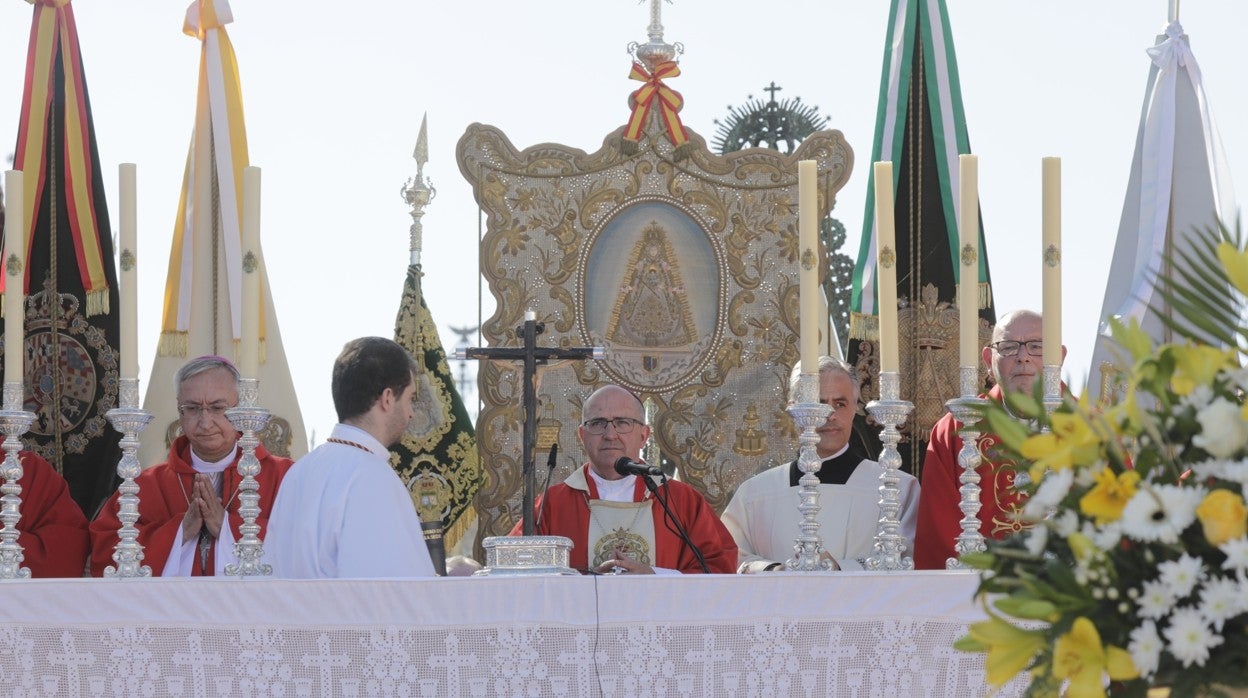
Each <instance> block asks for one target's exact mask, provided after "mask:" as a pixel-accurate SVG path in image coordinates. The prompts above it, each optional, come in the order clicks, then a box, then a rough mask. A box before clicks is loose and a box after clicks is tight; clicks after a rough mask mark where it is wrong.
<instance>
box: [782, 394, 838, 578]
mask: <svg viewBox="0 0 1248 698" xmlns="http://www.w3.org/2000/svg"><path fill="white" fill-rule="evenodd" d="M789 414H791V415H793V422H794V423H795V424H797V428H798V429H800V430H801V433H800V434H799V435H798V441H799V443H800V444H801V450H800V451H799V452H798V457H797V467H798V469H799V470H801V471H802V477H801V479H800V480H798V481H797V484H798V489H797V499H798V504H797V510H798V512H800V513H801V515H802V520H801V522H800V523H798V535H797V538H796V539H795V540H794V542H793V557H792V558H790V559H788V560H786V561H785V563H784V568H785V569H786V570H791V571H794V572H832V571H834V570H836V569H837V568H836V567H835V565H834V560H833V559H832V556H831V555H828V554H827V552H826V551H825V550H824V549H823V539H822V538H821V537H820V536H819V521H818V520H817V517H818V516H819V508H820V507H819V476H818V475H817V473H818V472H819V469H820V468H821V467H822V466H823V462H822V461H820V460H819V453H818V451H817V450H816V447H817V446H818V445H819V434H817V433H815V430H816V429H818V428H819V427H820V426H821V425H822V424H823V423H824V422H826V421H828V415H830V414H832V407H831V406H830V405H825V404H822V403H820V402H819V374H818V373H803V374H801V375H800V376H798V379H797V391H796V395H794V400H793V403H792V404H790V405H789Z"/></svg>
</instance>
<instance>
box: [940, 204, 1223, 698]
mask: <svg viewBox="0 0 1248 698" xmlns="http://www.w3.org/2000/svg"><path fill="white" fill-rule="evenodd" d="M1199 239H1200V242H1199V244H1198V245H1196V249H1194V250H1193V251H1191V252H1187V253H1181V254H1180V255H1179V259H1178V260H1177V261H1176V263H1175V265H1174V271H1173V274H1172V275H1171V276H1162V277H1160V278H1158V279H1157V282H1156V286H1157V289H1158V292H1159V295H1160V297H1161V298H1162V300H1163V301H1164V302H1165V303H1166V304H1167V306H1168V309H1169V311H1170V312H1169V313H1161V312H1158V309H1153V312H1158V314H1159V315H1160V316H1161V317H1162V318H1163V322H1164V323H1165V324H1166V325H1167V326H1168V327H1169V328H1170V329H1171V330H1172V331H1173V333H1174V335H1175V336H1176V337H1177V339H1176V341H1174V342H1173V343H1166V344H1161V345H1154V343H1153V341H1152V340H1151V339H1150V338H1149V336H1148V335H1147V334H1145V333H1144V332H1143V331H1142V330H1141V329H1140V327H1139V325H1138V324H1137V323H1134V322H1132V323H1130V324H1122V323H1114V324H1113V336H1114V339H1115V340H1116V341H1117V342H1118V343H1119V344H1120V345H1121V346H1122V347H1124V348H1125V349H1126V350H1127V351H1128V352H1129V353H1130V355H1131V357H1132V360H1133V361H1134V365H1133V366H1132V367H1131V369H1130V370H1129V372H1128V373H1127V374H1126V380H1125V382H1124V383H1123V385H1122V388H1123V391H1124V394H1123V395H1122V396H1121V399H1120V400H1119V401H1117V403H1116V404H1111V405H1108V406H1104V407H1099V408H1098V407H1096V406H1093V405H1092V404H1090V401H1089V400H1088V399H1087V397H1086V395H1085V396H1084V398H1083V399H1081V400H1078V401H1076V400H1074V399H1071V398H1067V399H1066V400H1065V402H1064V404H1062V405H1061V406H1060V407H1058V408H1057V409H1055V410H1053V411H1052V413H1051V414H1050V413H1048V412H1047V411H1046V410H1045V408H1044V407H1043V405H1042V402H1041V399H1040V396H1039V395H1023V394H1012V395H1008V396H1007V398H1006V404H1005V405H1004V406H1001V405H995V406H989V407H988V408H986V410H985V415H984V419H985V422H986V423H987V425H988V428H989V429H991V430H992V431H994V432H995V433H996V434H998V435H999V436H1000V437H1001V442H1002V446H1003V447H1004V448H1005V449H1006V450H1008V451H1011V452H1012V453H1013V455H1015V456H1017V457H1018V459H1019V462H1020V463H1028V464H1030V473H1029V474H1030V476H1031V483H1030V484H1028V485H1026V486H1025V489H1026V490H1027V492H1028V493H1029V495H1030V497H1029V499H1028V501H1027V504H1026V506H1025V508H1024V510H1023V514H1022V516H1023V518H1024V519H1025V522H1026V523H1027V524H1029V525H1030V528H1029V529H1027V530H1025V531H1023V532H1022V533H1019V534H1017V535H1015V536H1013V537H1011V538H1008V539H1006V540H1002V541H992V542H990V543H989V546H988V551H987V552H985V553H980V554H975V555H968V556H965V557H964V558H963V559H964V561H966V562H968V563H969V564H971V565H972V566H974V567H976V568H978V569H980V570H981V573H980V574H981V582H980V586H979V590H978V592H977V596H978V597H979V598H981V599H983V600H984V602H985V604H986V608H987V611H988V616H989V617H988V620H986V621H983V622H980V623H976V624H974V625H973V626H972V627H971V628H970V633H969V634H968V635H967V636H966V637H964V638H962V639H961V640H959V641H958V643H957V647H958V648H959V649H962V650H967V651H976V652H985V653H986V654H987V657H986V667H987V672H988V677H987V678H988V681H989V682H990V683H992V684H994V685H998V686H1000V685H1004V684H1005V683H1006V682H1008V681H1009V680H1011V679H1012V678H1013V677H1014V676H1015V675H1016V674H1018V673H1019V672H1023V671H1026V672H1029V676H1030V684H1029V686H1028V690H1027V695H1029V696H1049V695H1053V696H1056V695H1059V694H1060V695H1064V696H1068V697H1070V698H1081V697H1085V696H1105V695H1107V694H1112V695H1123V696H1144V695H1146V694H1147V691H1148V689H1149V687H1150V686H1167V687H1169V688H1170V690H1171V691H1172V693H1171V695H1173V696H1206V695H1209V696H1214V695H1229V694H1228V693H1226V692H1227V691H1230V690H1232V689H1235V688H1243V687H1248V537H1246V535H1245V532H1246V530H1248V507H1246V506H1245V502H1244V490H1245V486H1246V485H1248V404H1246V402H1245V395H1246V394H1248V369H1245V368H1244V367H1243V366H1242V364H1243V362H1244V361H1243V360H1244V358H1245V356H1246V355H1248V353H1246V350H1245V349H1244V348H1243V347H1245V346H1248V345H1246V344H1245V340H1246V339H1248V330H1245V329H1244V326H1243V322H1242V320H1241V315H1240V313H1241V309H1242V303H1241V300H1242V298H1243V295H1242V294H1245V293H1248V253H1246V252H1245V251H1244V245H1243V241H1242V236H1241V235H1240V233H1239V231H1238V230H1236V232H1235V234H1234V235H1232V234H1230V233H1228V232H1227V230H1226V229H1225V228H1221V227H1219V228H1217V229H1209V230H1206V231H1203V232H1202V233H1201V234H1200V238H1199Z"/></svg>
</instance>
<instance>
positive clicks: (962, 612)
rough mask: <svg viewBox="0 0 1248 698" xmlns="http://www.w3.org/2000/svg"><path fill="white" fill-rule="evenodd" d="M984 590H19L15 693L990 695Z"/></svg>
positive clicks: (728, 585)
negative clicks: (978, 629) (959, 644)
mask: <svg viewBox="0 0 1248 698" xmlns="http://www.w3.org/2000/svg"><path fill="white" fill-rule="evenodd" d="M976 583H977V578H976V577H975V575H974V574H972V573H967V572H908V573H897V574H887V575H882V574H872V573H865V572H864V573H841V574H771V575H757V576H752V577H751V576H747V577H738V576H730V575H717V576H710V577H706V576H702V575H690V576H685V577H641V576H619V577H514V578H504V577H490V578H450V579H430V580H406V581H404V580H356V581H351V580H333V581H284V580H272V579H265V580H240V579H212V578H207V579H204V578H201V579H72V580H70V579H67V580H14V581H6V582H2V583H0V599H2V603H3V605H2V606H0V695H3V696H23V697H26V696H41V695H47V696H196V697H208V696H576V697H589V696H594V697H598V696H603V697H606V698H611V697H620V698H626V697H632V696H730V697H732V696H742V697H744V696H820V697H822V696H846V697H849V696H862V697H864V698H865V697H867V696H886V697H887V698H902V697H906V696H951V697H953V696H956V697H958V698H963V697H965V696H983V695H987V694H988V692H989V691H988V690H987V688H986V687H985V686H984V683H983V681H984V664H983V656H982V655H970V654H963V653H960V652H957V651H955V650H954V649H953V648H952V644H953V641H954V640H955V639H956V638H958V637H960V636H961V635H962V634H963V633H964V632H965V631H966V627H967V625H968V624H969V623H970V622H973V621H975V620H979V619H981V618H983V611H982V609H981V608H980V607H979V606H977V605H976V604H974V603H973V602H972V594H973V592H974V590H975V586H976ZM1021 692H1022V685H1021V684H1018V683H1017V682H1016V683H1015V684H1011V685H1009V686H1007V687H1006V690H1005V691H1003V692H1002V693H1001V694H1000V695H1019V694H1021Z"/></svg>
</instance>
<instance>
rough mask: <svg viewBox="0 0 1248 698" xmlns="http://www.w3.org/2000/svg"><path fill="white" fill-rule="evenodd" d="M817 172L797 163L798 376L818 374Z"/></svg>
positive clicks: (809, 164)
mask: <svg viewBox="0 0 1248 698" xmlns="http://www.w3.org/2000/svg"><path fill="white" fill-rule="evenodd" d="M818 181H819V172H818V169H817V166H816V163H815V161H814V160H802V161H800V162H798V163H797V232H798V236H797V243H798V244H797V247H798V267H799V269H798V289H797V290H798V294H799V295H798V319H799V322H800V326H799V328H798V334H799V335H800V343H799V346H800V347H801V359H802V373H817V372H818V371H819V325H820V323H819V305H820V304H819V192H818Z"/></svg>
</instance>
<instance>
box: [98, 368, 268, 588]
mask: <svg viewBox="0 0 1248 698" xmlns="http://www.w3.org/2000/svg"><path fill="white" fill-rule="evenodd" d="M238 379H239V374H238V369H237V368H235V367H234V364H232V363H230V361H229V360H227V359H225V358H222V357H220V356H201V357H199V358H197V359H192V360H191V361H189V362H187V364H186V365H185V366H183V367H182V368H181V369H179V370H178V373H177V375H176V376H175V377H174V386H175V390H176V391H177V400H178V415H179V417H178V419H179V422H180V423H181V426H182V435H181V436H179V437H178V438H177V439H175V440H174V442H173V445H172V446H171V447H170V448H169V460H168V461H166V462H164V463H161V464H159V465H155V466H153V467H151V468H148V469H146V470H144V471H143V473H142V474H140V475H139V477H138V478H137V479H136V480H135V482H136V483H138V485H139V520H138V522H137V523H135V527H136V528H138V530H139V543H140V544H141V545H142V546H143V564H145V565H150V566H151V568H152V574H153V575H157V576H165V577H187V576H200V575H218V574H224V573H225V566H226V565H228V564H231V563H233V562H236V560H235V559H234V542H235V540H237V538H238V537H239V535H240V534H239V532H238V528H239V526H241V525H242V523H243V520H242V517H241V516H240V515H239V513H238V507H239V501H238V486H239V484H240V483H241V482H242V476H240V475H239V474H238V460H239V458H240V457H241V455H242V449H241V448H239V446H238V437H239V433H238V431H236V430H235V429H234V425H232V424H230V420H229V419H227V418H226V416H225V411H226V410H228V409H229V408H231V407H236V406H237V405H238ZM256 458H258V459H259V460H260V474H259V475H258V476H256V480H257V482H258V483H259V485H260V489H259V494H260V516H259V517H257V519H256V523H258V524H260V537H261V538H263V537H264V533H265V529H266V527H267V524H268V520H269V512H270V511H272V509H273V500H274V498H275V497H276V495H277V487H278V484H279V483H280V482H281V481H282V477H283V476H285V474H286V471H287V470H288V469H289V468H290V464H291V461H290V459H289V458H282V457H280V456H274V455H272V454H270V453H269V452H268V451H267V450H266V449H265V448H264V446H257V447H256ZM119 496H120V493H116V492H115V493H113V496H112V497H110V498H109V500H108V501H107V502H105V503H104V506H103V507H102V508H101V509H100V513H99V515H97V516H96V518H95V520H94V521H92V522H91V574H92V575H95V576H100V575H102V574H103V573H104V568H105V567H107V566H109V565H111V564H113V550H114V548H116V546H117V541H118V537H117V531H118V529H119V528H121V522H120V520H119V519H118V518H117V514H118V497H119ZM227 513H228V516H227Z"/></svg>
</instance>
